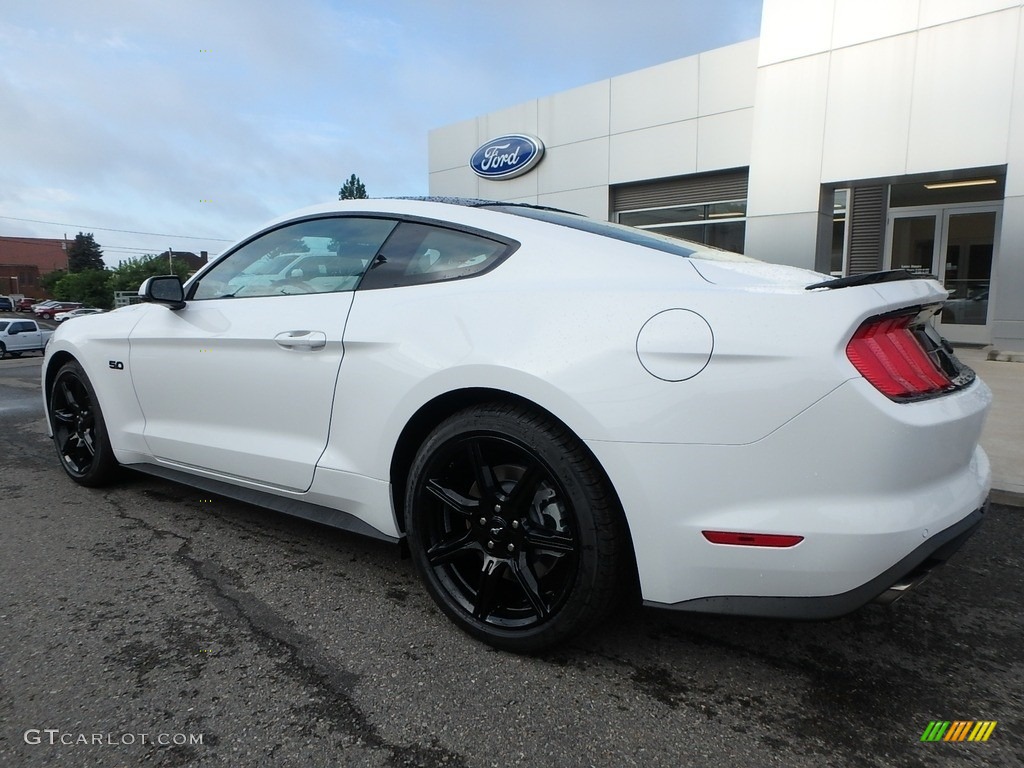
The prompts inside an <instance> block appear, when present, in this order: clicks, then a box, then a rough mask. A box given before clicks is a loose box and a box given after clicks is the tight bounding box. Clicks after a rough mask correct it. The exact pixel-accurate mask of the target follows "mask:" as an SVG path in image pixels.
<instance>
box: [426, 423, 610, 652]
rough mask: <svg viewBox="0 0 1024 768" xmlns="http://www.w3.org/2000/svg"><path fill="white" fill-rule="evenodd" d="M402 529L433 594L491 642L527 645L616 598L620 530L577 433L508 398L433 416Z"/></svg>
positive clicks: (525, 648)
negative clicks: (439, 418) (438, 419)
mask: <svg viewBox="0 0 1024 768" xmlns="http://www.w3.org/2000/svg"><path fill="white" fill-rule="evenodd" d="M406 498H407V503H406V531H407V534H408V537H409V544H410V550H411V552H412V555H413V559H414V561H415V563H416V567H417V570H418V571H419V573H420V575H421V577H422V578H423V579H424V582H425V584H426V586H427V589H428V591H429V592H430V593H431V596H432V597H433V598H434V600H435V601H436V602H437V603H438V605H439V606H440V607H441V608H442V610H444V612H445V613H446V614H447V615H448V616H449V617H450V618H451V619H453V620H454V621H455V622H456V623H457V624H458V625H459V626H461V627H462V628H463V629H465V630H466V631H467V632H469V633H470V634H471V635H473V636H475V637H477V638H479V639H481V640H483V641H484V642H487V643H489V644H491V645H493V646H495V647H498V648H503V649H506V650H512V651H517V652H527V653H529V652H535V651H539V650H542V649H543V648H546V647H548V646H551V645H553V644H555V643H558V642H561V641H563V640H565V639H567V638H569V637H571V636H572V635H575V634H577V633H579V632H580V631H582V630H584V629H586V628H588V627H589V626H591V625H592V624H593V623H594V622H596V621H597V620H598V619H600V618H601V617H603V616H604V615H605V613H606V612H607V611H608V610H609V609H610V608H611V607H612V606H613V605H614V603H615V600H614V598H615V597H616V596H617V594H618V593H619V586H620V585H621V583H622V581H623V579H622V574H623V572H624V569H623V566H622V563H623V560H624V551H625V549H626V544H625V542H626V540H627V536H626V535H625V534H624V525H623V523H622V515H621V512H620V511H619V509H618V506H617V505H616V504H615V502H614V501H613V496H612V494H610V493H609V492H608V491H607V483H606V481H605V480H604V476H603V475H602V474H601V473H600V472H599V471H598V470H597V469H596V468H595V466H594V463H593V459H592V458H591V456H590V454H589V453H588V452H587V451H586V450H585V448H584V447H583V445H582V444H581V443H580V442H579V440H578V439H577V438H576V437H575V436H574V435H572V434H571V433H570V432H569V431H568V430H567V429H565V427H563V426H562V425H560V424H557V423H555V422H553V421H552V420H551V419H549V418H547V417H544V416H541V415H539V414H535V413H532V412H530V411H527V410H525V409H522V408H520V407H517V406H512V405H504V404H491V405H483V406H478V407H474V408H471V409H468V410H466V411H462V412H461V413H458V414H456V415H454V416H452V417H451V418H450V419H448V420H447V421H445V422H444V423H443V424H441V425H440V426H439V427H438V428H437V429H436V430H435V431H434V432H433V433H432V434H431V435H430V437H429V438H428V439H427V440H426V441H425V442H424V444H423V446H422V447H421V449H420V451H419V453H418V455H417V457H416V460H415V462H414V463H413V467H412V471H411V472H410V478H409V485H408V493H407V496H406Z"/></svg>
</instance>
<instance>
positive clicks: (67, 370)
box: [49, 361, 117, 487]
mask: <svg viewBox="0 0 1024 768" xmlns="http://www.w3.org/2000/svg"><path fill="white" fill-rule="evenodd" d="M49 409H50V425H51V429H52V430H53V442H54V445H55V446H56V448H57V455H58V456H60V463H61V466H62V467H64V471H65V472H67V474H68V476H69V477H70V478H71V479H72V480H74V481H75V482H76V483H79V484H80V485H85V486H90V487H94V486H99V485H104V484H105V483H106V482H108V481H109V480H110V478H111V476H112V475H113V472H114V470H115V469H116V467H117V461H116V460H115V459H114V452H113V450H112V449H111V447H110V439H109V438H108V437H107V428H106V423H105V422H104V420H103V413H102V412H101V411H100V406H99V402H98V401H97V399H96V392H95V391H94V390H93V388H92V384H91V383H90V381H89V377H88V376H86V374H85V371H84V370H82V367H81V366H80V365H79V364H78V363H77V362H75V361H71V362H68V363H65V364H64V365H63V366H62V367H61V369H60V370H59V371H58V372H57V376H56V378H55V379H54V381H53V387H52V389H51V390H50V402H49Z"/></svg>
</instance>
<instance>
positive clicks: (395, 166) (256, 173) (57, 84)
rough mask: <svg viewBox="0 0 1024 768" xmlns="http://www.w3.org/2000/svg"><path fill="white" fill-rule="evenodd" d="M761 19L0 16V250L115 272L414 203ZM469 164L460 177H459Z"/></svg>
mask: <svg viewBox="0 0 1024 768" xmlns="http://www.w3.org/2000/svg"><path fill="white" fill-rule="evenodd" d="M760 14H761V0H632V2H629V1H628V0H618V1H616V2H613V1H612V0H589V1H588V0H518V2H513V0H506V1H505V2H500V3H499V2H494V1H493V0H376V1H375V2H363V1H356V0H349V1H343V0H288V2H282V1H281V0H273V1H272V0H175V2H173V3H171V2H166V1H163V0H90V1H89V2H82V0H5V2H4V12H3V15H2V17H0V235H6V236H29V237H56V238H60V237H63V236H64V235H65V234H67V236H68V237H69V238H73V237H74V235H75V234H77V233H78V232H79V231H84V232H92V233H93V234H94V236H95V238H96V241H97V242H98V243H99V244H100V246H101V247H102V248H103V250H104V258H105V260H106V263H107V265H108V266H116V265H117V263H119V262H120V261H121V260H122V259H124V258H128V257H134V256H140V255H143V254H147V253H159V252H161V251H166V250H167V249H168V248H173V249H174V250H190V251H193V252H196V253H198V252H199V251H200V250H207V251H209V252H210V254H211V255H212V254H216V253H219V252H220V251H223V250H224V249H225V248H227V247H229V246H230V245H231V243H233V242H235V241H237V240H238V239H240V238H242V237H244V236H246V235H247V234H249V233H250V232H252V231H255V230H256V229H258V228H259V227H260V226H261V225H262V224H264V223H265V222H267V221H268V220H270V219H273V218H277V217H278V216H281V215H283V214H286V213H288V212H290V211H293V210H296V209H299V208H303V207H306V206H308V205H313V204H316V203H321V202H327V201H330V200H336V199H337V196H338V189H339V188H340V187H341V185H342V183H343V182H344V181H345V179H347V178H348V177H349V175H350V174H353V173H354V174H356V175H357V176H359V178H360V180H361V181H362V182H363V183H364V184H365V185H366V188H367V192H368V194H369V195H370V196H371V197H386V196H394V195H424V194H427V191H428V188H427V187H428V174H427V134H428V132H429V131H430V130H431V129H434V128H439V127H441V126H444V125H448V124H451V123H456V122H459V121H462V120H466V119H470V118H473V117H476V116H477V115H482V114H486V113H488V112H492V111H495V110H498V109H503V108H505V107H510V106H513V105H515V104H520V103H523V102H526V101H530V100H532V99H536V98H539V97H543V96H548V95H551V94H553V93H558V92H560V91H564V90H568V89H570V88H574V87H577V86H580V85H585V84H587V83H591V82H595V81H598V80H603V79H605V78H609V77H614V76H615V75H620V74H625V73H627V72H631V71H634V70H637V69H643V68H644V67H649V66H653V65H655V64H661V63H663V62H666V61H671V60H673V59H678V58H682V57H684V56H691V55H693V54H696V53H700V52H702V51H707V50H711V49H713V48H718V47H721V46H724V45H730V44H732V43H736V42H740V41H742V40H749V39H751V38H754V37H757V36H758V34H759V31H760ZM467 162H468V158H467Z"/></svg>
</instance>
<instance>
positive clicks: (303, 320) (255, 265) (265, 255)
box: [128, 216, 395, 491]
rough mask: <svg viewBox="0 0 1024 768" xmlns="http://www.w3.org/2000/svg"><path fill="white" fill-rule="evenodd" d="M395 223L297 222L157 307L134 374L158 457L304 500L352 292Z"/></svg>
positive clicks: (146, 325)
mask: <svg viewBox="0 0 1024 768" xmlns="http://www.w3.org/2000/svg"><path fill="white" fill-rule="evenodd" d="M394 226H395V222H394V221H391V220H388V219H375V218H367V217H339V216H335V217H329V218H314V219H307V220H301V221H297V222H291V223H289V224H286V225H284V226H280V227H277V228H275V229H272V230H270V231H268V232H264V233H262V234H261V235H259V236H257V237H255V238H254V239H252V240H250V241H249V242H247V243H244V244H243V245H241V246H240V247H239V248H237V249H235V250H234V251H233V252H231V253H229V254H228V255H227V256H226V257H225V258H223V259H221V260H219V261H218V262H217V263H215V264H214V266H213V267H211V268H210V269H209V270H207V271H206V272H205V273H204V274H203V275H202V276H201V278H200V279H199V280H198V281H194V282H193V283H192V284H191V285H190V286H189V291H188V295H187V301H186V305H185V307H184V308H182V309H179V310H171V309H168V308H166V307H162V306H153V307H151V308H149V310H148V311H147V313H146V315H145V317H144V318H143V319H142V320H141V321H140V322H139V323H138V324H137V325H136V326H135V328H134V330H133V331H132V334H131V337H130V341H131V344H130V353H129V365H128V368H129V371H130V374H131V377H132V382H133V385H134V387H135V391H136V394H137V396H138V399H139V404H140V406H141V408H142V412H143V415H144V417H145V430H144V435H145V438H146V442H147V444H148V446H149V448H150V451H151V452H152V453H153V455H154V456H156V457H157V458H158V459H160V460H161V461H162V462H164V463H167V464H171V465H177V466H179V467H180V468H182V469H186V470H190V471H196V470H202V471H205V472H206V473H209V474H213V475H221V476H228V477H229V478H237V479H244V480H247V481H250V482H253V483H257V484H260V485H265V486H271V487H275V488H282V489H287V490H292V491H305V490H307V489H308V488H309V486H310V485H311V483H312V480H313V472H314V469H315V467H316V463H317V460H318V459H319V458H320V455H321V454H322V453H323V451H324V448H325V447H326V445H327V436H328V430H329V427H330V421H331V408H332V404H333V400H334V392H335V389H336V385H337V378H338V372H339V367H340V365H341V361H342V358H343V355H344V347H343V344H342V339H343V335H344V331H345V323H346V320H347V318H348V312H349V309H350V307H351V305H352V296H353V291H354V289H355V287H356V285H357V284H358V282H359V280H360V279H361V276H362V273H363V271H364V270H365V268H366V266H367V265H368V264H369V262H370V260H371V259H372V258H373V255H374V254H375V253H376V251H377V250H378V248H379V247H380V246H381V244H382V243H383V242H384V240H385V239H386V238H387V236H388V234H390V232H391V230H392V229H393V228H394Z"/></svg>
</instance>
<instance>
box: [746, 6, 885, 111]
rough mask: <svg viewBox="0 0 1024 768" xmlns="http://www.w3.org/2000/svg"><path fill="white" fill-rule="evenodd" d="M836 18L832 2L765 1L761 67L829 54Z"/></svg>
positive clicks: (762, 14)
mask: <svg viewBox="0 0 1024 768" xmlns="http://www.w3.org/2000/svg"><path fill="white" fill-rule="evenodd" d="M894 2H902V0H894ZM833 14H834V2H832V0H764V2H763V3H762V6H761V40H760V48H759V53H758V64H759V65H760V66H762V67H764V66H768V65H769V64H777V63H779V62H780V61H788V60H789V59H796V58H800V57H801V56H810V55H813V54H815V53H823V52H825V51H827V50H829V48H831V47H832V18H833ZM760 98H761V97H760V95H759V96H758V99H759V100H760Z"/></svg>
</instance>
